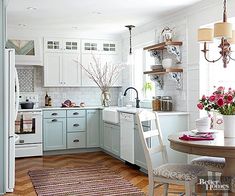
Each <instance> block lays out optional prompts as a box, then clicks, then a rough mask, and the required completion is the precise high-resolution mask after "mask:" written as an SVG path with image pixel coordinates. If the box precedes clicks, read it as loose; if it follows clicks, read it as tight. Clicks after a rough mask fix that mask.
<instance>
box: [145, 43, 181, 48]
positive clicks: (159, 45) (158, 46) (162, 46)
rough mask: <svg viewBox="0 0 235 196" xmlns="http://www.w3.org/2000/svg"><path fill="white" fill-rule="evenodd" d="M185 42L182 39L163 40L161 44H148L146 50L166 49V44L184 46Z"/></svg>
mask: <svg viewBox="0 0 235 196" xmlns="http://www.w3.org/2000/svg"><path fill="white" fill-rule="evenodd" d="M182 44H183V42H180V41H169V42H162V43H159V44H154V45H151V46H147V47H145V48H144V50H164V49H166V46H182Z"/></svg>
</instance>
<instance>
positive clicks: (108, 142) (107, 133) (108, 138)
mask: <svg viewBox="0 0 235 196" xmlns="http://www.w3.org/2000/svg"><path fill="white" fill-rule="evenodd" d="M104 149H105V150H107V151H109V152H112V130H111V125H110V124H106V123H104Z"/></svg>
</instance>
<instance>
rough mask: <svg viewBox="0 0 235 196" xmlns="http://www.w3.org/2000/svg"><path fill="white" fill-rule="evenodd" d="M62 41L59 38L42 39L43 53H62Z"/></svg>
mask: <svg viewBox="0 0 235 196" xmlns="http://www.w3.org/2000/svg"><path fill="white" fill-rule="evenodd" d="M62 43H63V42H62V39H60V38H44V51H45V52H62V49H63V46H62Z"/></svg>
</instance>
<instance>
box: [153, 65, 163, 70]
mask: <svg viewBox="0 0 235 196" xmlns="http://www.w3.org/2000/svg"><path fill="white" fill-rule="evenodd" d="M151 69H152V70H154V69H163V67H162V65H152V66H151Z"/></svg>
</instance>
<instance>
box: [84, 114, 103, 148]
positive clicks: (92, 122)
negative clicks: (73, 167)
mask: <svg viewBox="0 0 235 196" xmlns="http://www.w3.org/2000/svg"><path fill="white" fill-rule="evenodd" d="M99 113H100V111H99V110H87V121H86V128H87V130H86V131H87V147H99V146H100V114H99Z"/></svg>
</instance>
